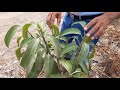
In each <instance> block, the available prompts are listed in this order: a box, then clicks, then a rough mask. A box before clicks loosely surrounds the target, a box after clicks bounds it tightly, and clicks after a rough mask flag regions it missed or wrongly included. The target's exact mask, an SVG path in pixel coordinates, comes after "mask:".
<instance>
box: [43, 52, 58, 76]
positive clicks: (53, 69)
mask: <svg viewBox="0 0 120 90" xmlns="http://www.w3.org/2000/svg"><path fill="white" fill-rule="evenodd" d="M44 71H45V73H46V77H50V75H52V74H57V73H58V66H57V64H56V62H55V61H54V60H53V58H52V57H51V56H50V55H49V54H48V55H47V56H46V58H45V67H44Z"/></svg>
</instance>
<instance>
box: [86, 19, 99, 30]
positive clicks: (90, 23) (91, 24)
mask: <svg viewBox="0 0 120 90" xmlns="http://www.w3.org/2000/svg"><path fill="white" fill-rule="evenodd" d="M97 21H98V20H97V19H93V20H91V21H90V22H89V23H88V24H87V25H86V26H85V27H84V30H85V31H86V30H88V29H90V28H91V27H92V26H94V25H95V24H96V23H97Z"/></svg>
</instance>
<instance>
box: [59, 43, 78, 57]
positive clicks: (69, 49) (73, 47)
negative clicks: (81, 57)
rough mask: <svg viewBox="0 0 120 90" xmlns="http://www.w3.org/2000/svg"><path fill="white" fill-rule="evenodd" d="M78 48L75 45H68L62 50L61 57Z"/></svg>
mask: <svg viewBox="0 0 120 90" xmlns="http://www.w3.org/2000/svg"><path fill="white" fill-rule="evenodd" d="M76 48H77V45H73V44H68V45H66V46H65V47H64V48H63V49H62V50H61V53H60V57H62V56H63V55H64V54H65V53H68V52H70V51H73V50H75V49H76Z"/></svg>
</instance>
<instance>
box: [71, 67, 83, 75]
mask: <svg viewBox="0 0 120 90" xmlns="http://www.w3.org/2000/svg"><path fill="white" fill-rule="evenodd" d="M80 72H81V69H80V68H77V69H76V71H75V72H73V73H72V74H71V75H74V74H76V73H80Z"/></svg>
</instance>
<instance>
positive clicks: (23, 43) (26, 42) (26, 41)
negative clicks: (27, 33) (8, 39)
mask: <svg viewBox="0 0 120 90" xmlns="http://www.w3.org/2000/svg"><path fill="white" fill-rule="evenodd" d="M32 40H33V38H32V37H30V38H25V39H23V40H22V41H21V43H20V47H23V46H24V45H26V44H29V43H30V42H31V41H32Z"/></svg>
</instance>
